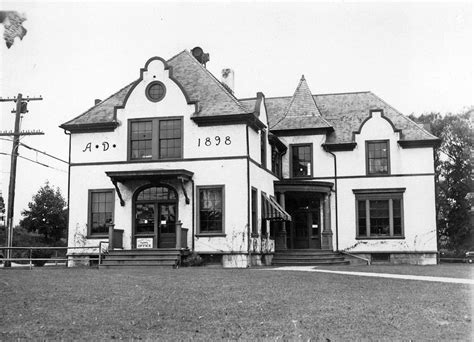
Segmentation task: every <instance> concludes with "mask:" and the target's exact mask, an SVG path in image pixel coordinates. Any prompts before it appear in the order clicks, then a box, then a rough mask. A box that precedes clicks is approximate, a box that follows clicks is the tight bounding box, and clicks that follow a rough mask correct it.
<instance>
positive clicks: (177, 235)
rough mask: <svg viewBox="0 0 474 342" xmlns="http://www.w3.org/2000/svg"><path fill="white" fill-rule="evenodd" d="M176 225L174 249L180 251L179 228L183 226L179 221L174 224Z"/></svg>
mask: <svg viewBox="0 0 474 342" xmlns="http://www.w3.org/2000/svg"><path fill="white" fill-rule="evenodd" d="M175 225H176V249H181V227H182V226H183V224H182V223H181V221H178V222H176V223H175Z"/></svg>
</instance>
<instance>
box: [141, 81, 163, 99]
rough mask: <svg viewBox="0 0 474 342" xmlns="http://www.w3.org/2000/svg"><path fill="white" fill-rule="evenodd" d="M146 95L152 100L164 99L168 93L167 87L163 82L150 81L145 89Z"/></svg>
mask: <svg viewBox="0 0 474 342" xmlns="http://www.w3.org/2000/svg"><path fill="white" fill-rule="evenodd" d="M145 94H146V97H147V98H148V100H150V101H152V102H158V101H161V100H163V98H164V97H165V94H166V87H165V85H164V84H163V83H161V82H159V81H155V82H152V83H150V84H149V85H148V86H147V87H146V90H145Z"/></svg>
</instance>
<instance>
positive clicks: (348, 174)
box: [60, 51, 438, 267]
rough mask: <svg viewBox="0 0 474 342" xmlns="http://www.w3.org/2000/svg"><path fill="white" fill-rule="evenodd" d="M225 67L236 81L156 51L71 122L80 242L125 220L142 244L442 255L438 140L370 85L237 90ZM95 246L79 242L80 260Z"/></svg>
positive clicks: (407, 257)
mask: <svg viewBox="0 0 474 342" xmlns="http://www.w3.org/2000/svg"><path fill="white" fill-rule="evenodd" d="M223 75H224V76H225V77H226V82H227V84H226V85H223V83H222V82H220V81H219V80H217V79H216V78H215V77H214V76H213V75H212V74H211V73H210V72H209V71H208V70H207V69H206V68H205V67H204V66H203V65H202V63H200V61H198V60H197V59H196V58H195V57H194V56H193V55H192V54H191V53H190V52H188V51H183V52H181V53H179V54H178V55H176V56H174V57H172V58H171V59H169V60H167V61H165V60H164V59H162V58H159V57H154V58H151V59H150V60H148V62H146V64H145V66H144V68H143V69H141V70H140V72H139V78H138V79H137V80H136V81H134V82H132V83H130V84H129V85H127V86H125V87H124V88H122V89H121V90H119V91H118V92H116V93H115V94H113V95H112V96H110V97H109V98H107V99H105V100H103V101H97V103H96V104H95V106H94V107H92V108H90V109H89V110H87V111H86V112H85V113H83V114H81V115H79V116H78V117H76V118H74V119H72V120H70V121H68V122H66V123H64V124H62V125H61V126H60V127H61V128H63V129H64V130H65V131H66V132H67V133H68V134H70V182H69V183H70V185H69V193H70V198H69V205H70V212H69V241H68V245H69V247H75V246H91V247H92V246H97V245H98V243H99V242H100V241H109V225H110V224H111V223H113V224H114V226H115V230H119V231H123V235H122V236H121V237H120V238H119V239H120V241H119V242H118V243H119V244H121V245H122V247H123V249H124V250H125V251H131V252H129V255H131V254H130V253H133V251H136V252H137V253H138V254H139V252H142V251H145V250H149V251H152V250H178V251H180V252H183V253H184V252H185V251H195V252H197V253H198V254H200V255H202V256H204V257H205V258H208V259H209V260H210V259H212V260H214V261H216V260H217V261H218V262H221V263H222V264H223V265H224V266H231V267H247V266H250V265H257V264H260V263H261V262H267V263H268V262H270V261H271V259H272V256H273V255H275V260H277V259H278V258H277V256H278V255H280V257H281V255H284V254H285V253H288V251H292V252H294V253H293V254H287V255H292V256H293V259H292V258H289V259H288V258H287V259H286V263H291V260H294V261H295V262H296V263H298V262H299V261H301V260H303V259H304V258H305V253H307V254H306V255H312V254H311V253H309V252H311V251H314V252H324V251H326V252H328V253H329V252H331V253H333V254H334V253H338V252H348V253H351V254H354V255H359V256H362V257H364V258H368V259H373V260H374V261H377V260H379V261H385V262H392V263H418V264H432V263H436V253H437V241H436V220H435V188H434V186H435V183H434V169H433V146H434V144H436V143H437V141H438V139H437V138H436V137H434V136H433V135H431V134H430V133H429V132H427V131H426V130H424V129H423V128H422V127H420V126H418V125H417V124H415V123H414V122H412V121H411V120H409V119H408V118H406V117H405V116H403V115H402V114H401V113H399V112H398V111H396V110H395V109H394V108H392V107H391V106H389V105H388V104H386V103H385V102H384V101H383V100H381V99H380V98H378V97H377V96H376V95H374V94H373V93H371V92H358V93H342V94H325V95H313V94H312V93H311V91H310V89H309V88H308V85H307V83H306V80H305V79H304V77H302V78H301V80H300V82H299V84H298V85H297V87H296V91H295V93H294V94H293V96H287V97H278V98H266V97H265V96H264V95H263V93H260V92H259V93H257V95H256V97H255V98H251V99H238V98H236V97H235V96H234V94H233V93H232V90H231V89H230V88H231V87H232V81H231V82H228V80H229V79H230V80H232V78H233V74H232V71H229V70H225V72H224V73H223ZM298 252H300V253H298ZM96 253H97V249H94V248H91V249H83V250H77V251H74V250H72V249H71V250H70V255H71V264H73V262H72V257H73V255H76V260H77V254H81V255H82V256H84V257H87V256H88V255H92V254H96ZM316 254H317V253H316ZM313 255H314V253H313ZM308 258H309V257H308ZM137 260H139V259H137ZM303 261H304V260H303Z"/></svg>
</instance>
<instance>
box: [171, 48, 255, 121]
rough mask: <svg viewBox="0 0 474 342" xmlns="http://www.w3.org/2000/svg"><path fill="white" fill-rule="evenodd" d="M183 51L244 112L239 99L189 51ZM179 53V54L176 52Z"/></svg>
mask: <svg viewBox="0 0 474 342" xmlns="http://www.w3.org/2000/svg"><path fill="white" fill-rule="evenodd" d="M183 52H185V53H187V54H188V55H189V57H191V59H192V60H193V61H194V63H196V64H197V65H198V66H199V67H200V68H201V69H202V70H204V71H205V72H206V74H208V75H210V76H211V79H212V80H213V81H214V82H215V83H216V84H217V86H218V87H219V88H221V90H223V91H224V93H225V94H226V95H227V96H229V97H230V98H231V99H232V101H233V102H234V103H235V104H236V105H237V106H238V107H239V108H240V109H241V110H242V111H244V112H246V111H247V110H246V109H245V108H244V106H243V105H242V104H241V103H240V102H239V100H238V99H237V98H236V97H235V96H234V95H233V94H231V93H230V92H229V91H228V90H227V89H226V88H225V87H224V86H223V85H222V83H221V82H220V81H219V80H218V79H217V78H216V76H214V75H213V74H212V72H210V71H209V70H207V68H205V67H204V66H203V65H202V64H201V63H199V62H198V60H197V59H196V58H195V57H194V56H193V55H192V54H191V52H189V51H188V50H184V51H183ZM178 55H179V54H178Z"/></svg>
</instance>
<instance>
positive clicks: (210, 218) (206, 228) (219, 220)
mask: <svg viewBox="0 0 474 342" xmlns="http://www.w3.org/2000/svg"><path fill="white" fill-rule="evenodd" d="M197 194H198V233H199V234H209V235H213V234H223V233H224V186H223V185H218V186H199V187H197Z"/></svg>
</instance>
